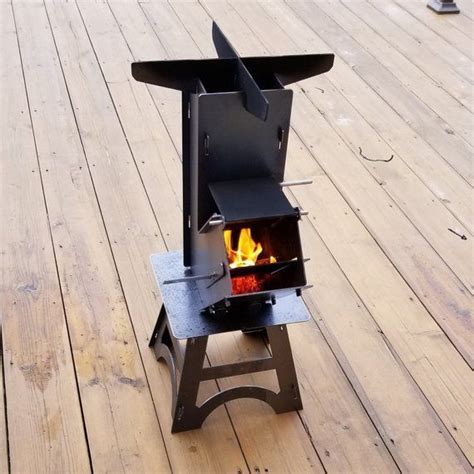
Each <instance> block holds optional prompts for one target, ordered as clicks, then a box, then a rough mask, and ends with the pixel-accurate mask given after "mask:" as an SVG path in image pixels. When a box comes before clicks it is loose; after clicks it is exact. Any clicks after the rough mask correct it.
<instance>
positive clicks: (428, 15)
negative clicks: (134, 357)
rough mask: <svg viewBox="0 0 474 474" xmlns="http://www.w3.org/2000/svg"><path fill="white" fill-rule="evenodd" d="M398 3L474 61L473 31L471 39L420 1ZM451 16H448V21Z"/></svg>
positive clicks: (404, 0)
mask: <svg viewBox="0 0 474 474" xmlns="http://www.w3.org/2000/svg"><path fill="white" fill-rule="evenodd" d="M396 3H397V4H398V5H400V6H401V7H402V8H403V9H404V10H406V11H407V12H408V13H410V15H412V16H413V17H414V18H416V19H417V20H418V21H420V22H421V23H423V24H424V25H426V26H427V27H428V28H429V29H430V30H431V31H434V32H435V33H436V34H437V35H439V36H441V38H444V39H445V40H446V41H447V42H448V43H449V44H451V45H453V46H454V47H455V48H456V49H457V50H459V51H461V52H462V53H463V54H464V55H466V56H467V57H468V58H470V59H471V60H472V59H474V52H473V48H472V31H470V34H471V37H469V36H468V35H467V34H465V33H463V32H462V31H460V30H459V29H458V28H456V27H455V26H453V25H452V24H451V23H450V22H449V21H446V20H445V19H443V15H437V14H436V13H434V12H433V11H431V10H429V9H428V8H426V5H424V4H423V3H421V2H419V1H415V2H413V1H411V2H410V1H406V0H403V1H398V2H396ZM450 16H451V15H448V19H449V17H450ZM459 16H460V15H456V17H459ZM444 17H445V16H444ZM471 28H472V24H471Z"/></svg>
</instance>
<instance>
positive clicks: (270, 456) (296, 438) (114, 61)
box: [80, 3, 322, 472]
mask: <svg viewBox="0 0 474 474" xmlns="http://www.w3.org/2000/svg"><path fill="white" fill-rule="evenodd" d="M80 9H81V12H82V14H83V17H84V20H85V24H86V27H87V30H88V32H89V34H90V36H91V39H92V42H93V45H94V49H95V52H96V54H97V56H98V59H99V63H100V64H101V65H105V66H104V68H103V70H102V71H103V73H104V75H105V77H106V80H108V82H109V83H111V82H115V81H119V82H122V81H126V80H128V78H129V77H130V62H131V60H132V58H131V57H130V52H129V50H128V49H127V46H126V43H125V41H124V39H123V38H121V37H120V30H119V29H118V27H117V25H116V23H115V22H114V18H113V17H112V15H111V14H110V12H109V14H107V13H106V9H105V8H103V9H102V11H101V13H100V15H98V14H97V11H98V10H97V8H95V7H92V6H91V5H90V4H87V3H81V4H80ZM135 11H136V12H137V13H140V14H141V15H143V14H142V12H141V11H140V9H139V7H137V8H135ZM159 11H160V17H159V18H160V20H161V19H165V18H166V14H167V12H169V7H168V6H166V5H160V9H159ZM175 31H176V29H175ZM100 33H102V34H100ZM104 38H107V40H105V41H104ZM109 42H110V43H109ZM130 87H131V88H132V89H136V91H139V90H141V91H143V92H146V88H145V87H144V86H143V85H142V84H139V83H135V82H133V80H132V82H131V84H130ZM110 91H111V95H112V98H113V99H114V101H115V100H116V101H117V102H116V104H121V103H123V101H124V100H126V99H125V95H124V94H125V93H126V94H129V93H130V92H129V91H125V90H123V89H122V90H119V89H115V88H111V89H110ZM135 97H136V98H137V102H138V104H137V105H138V106H137V107H136V111H134V110H133V109H132V110H131V109H129V108H128V107H127V108H124V107H118V106H117V110H118V113H119V116H120V118H121V119H122V124H123V125H124V126H125V125H126V126H127V128H125V131H126V133H127V137H130V138H131V139H132V140H131V142H130V143H136V141H135V140H134V137H135V136H136V134H137V132H136V131H135V129H136V128H138V127H139V126H140V125H139V124H141V123H142V122H143V119H139V120H132V114H135V113H136V114H140V109H141V103H140V101H139V100H138V97H139V96H138V92H135ZM178 98H179V96H177V97H176V96H175V103H176V104H178V103H179V102H177V101H176V99H178ZM144 100H145V101H149V100H150V99H149V96H147V97H145V98H144ZM114 103H115V102H114ZM127 116H128V117H127ZM134 117H135V118H136V115H134ZM170 145H171V143H170ZM168 148H169V151H167V150H165V151H162V152H161V154H162V156H163V159H165V157H167V156H168V155H169V154H170V153H174V154H175V155H176V151H175V150H173V148H172V146H168ZM132 151H133V153H134V156H135V159H136V160H137V161H138V162H140V161H142V160H144V159H146V160H147V161H150V160H152V159H153V158H152V157H151V156H150V155H151V154H152V153H153V150H152V149H143V148H139V149H135V148H134V147H133V146H132ZM146 182H147V183H148V184H150V186H153V187H156V184H154V183H153V182H151V181H149V180H148V178H146ZM178 183H179V182H175V183H174V184H175V185H177V187H178V189H179V184H178ZM162 192H163V190H162ZM155 196H156V195H155ZM163 198H164V199H165V201H166V202H168V203H170V204H171V202H172V201H171V200H170V199H167V198H166V197H164V196H163V195H162V197H161V199H163ZM152 204H153V201H152ZM170 210H171V209H168V212H170ZM173 210H174V211H175V212H176V211H179V209H176V208H175V209H173ZM173 215H175V216H176V219H175V225H176V228H177V229H179V228H181V219H180V215H179V212H176V213H175V214H173ZM165 242H166V243H167V245H168V246H175V245H176V244H177V243H176V242H173V241H171V240H170V239H169V237H168V236H165ZM224 346H225V345H224ZM239 347H240V346H239ZM233 349H235V348H234V347H227V346H225V347H222V344H219V339H217V338H213V341H212V343H211V347H210V349H209V351H208V355H209V359H210V362H211V364H212V365H215V364H220V363H221V362H222V354H223V353H224V352H227V353H228V354H229V355H230V354H231V353H232V352H234V351H233ZM240 352H242V353H245V349H244V348H243V347H240ZM234 354H235V352H234ZM260 376H261V377H262V379H264V378H265V376H264V375H262V374H260ZM250 380H252V378H251V377H250V376H248V377H247V383H248V382H249V381H250ZM256 380H259V377H257V378H256ZM223 383H224V382H222V383H221V381H219V387H222V384H223ZM252 403H253V406H254V407H255V411H253V410H252V411H251V412H250V414H249V411H248V402H245V401H235V402H233V403H232V404H230V405H229V406H228V411H229V413H230V416H231V419H232V424H233V426H234V428H235V431H236V433H237V436H238V438H239V443H240V445H241V446H242V449H243V452H244V454H245V458H246V460H247V463H248V464H249V466H260V467H261V468H262V470H263V469H264V468H263V467H262V466H265V468H266V469H269V470H276V469H278V468H279V469H283V470H290V469H291V468H293V469H295V470H296V471H298V472H299V471H310V470H316V471H320V470H322V466H321V464H320V461H319V459H318V457H317V454H316V452H315V451H314V448H313V446H312V444H311V442H310V439H309V437H308V435H307V433H306V431H305V429H304V427H303V425H302V424H301V422H300V420H299V418H298V416H297V414H296V413H291V414H289V415H285V416H284V417H282V418H280V417H275V416H274V415H273V413H272V412H271V410H269V408H268V407H265V406H264V407H262V404H261V403H258V404H257V403H256V402H252ZM252 403H251V404H252ZM269 411H270V412H271V413H272V416H267V414H268V413H269ZM252 414H253V415H255V416H252ZM258 414H260V416H257V415H258ZM213 416H215V415H212V417H213ZM212 417H211V418H212ZM275 446H278V449H276V450H275V448H274V447H275ZM214 449H216V448H215V446H214ZM275 451H276V452H275ZM289 453H292V456H290V455H289Z"/></svg>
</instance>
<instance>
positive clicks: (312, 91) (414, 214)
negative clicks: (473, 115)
mask: <svg viewBox="0 0 474 474" xmlns="http://www.w3.org/2000/svg"><path fill="white" fill-rule="evenodd" d="M271 9H272V11H275V5H274V4H272V7H271ZM279 39H281V41H279ZM283 43H286V44H289V43H290V39H289V38H288V37H287V36H286V35H283V36H282V35H280V36H279V35H275V34H274V35H273V36H272V37H271V38H268V41H267V42H266V44H267V46H268V48H269V49H270V52H272V53H273V54H277V53H278V50H279V48H281V47H282V45H283ZM294 46H295V47H294V49H293V50H292V52H293V53H297V52H301V51H302V48H299V47H296V46H297V45H294ZM330 76H331V75H329V76H328V77H330ZM313 83H314V84H315V85H316V84H317V87H312V86H311V82H307V83H305V86H304V90H305V93H306V95H307V96H308V97H309V98H310V99H311V101H312V102H313V103H315V104H321V101H323V102H324V104H325V109H324V110H325V118H326V119H327V120H328V121H329V122H330V124H331V126H332V127H333V129H334V130H335V131H336V132H337V133H338V135H339V136H340V137H341V138H342V139H343V140H344V141H345V142H346V143H347V145H348V146H349V147H350V148H351V149H353V150H357V151H358V150H359V147H360V148H361V149H363V150H364V153H365V154H368V155H369V156H372V157H376V158H377V159H388V158H389V157H390V156H392V155H394V153H395V152H394V150H393V149H392V147H390V144H389V143H384V142H383V141H382V140H381V137H380V136H377V134H376V132H375V131H374V130H373V129H372V127H370V125H369V124H368V123H367V122H366V121H365V120H364V118H363V117H362V116H360V115H359V113H358V112H357V110H356V109H355V108H353V107H352V106H351V105H350V104H349V103H348V101H347V100H346V99H345V98H344V97H343V96H342V94H340V93H339V91H338V90H337V89H336V88H335V87H334V86H333V85H332V84H331V82H330V80H328V79H326V78H325V77H321V78H318V80H317V81H314V82H313ZM306 84H309V87H308V86H307V85H306ZM321 89H323V90H324V97H321V92H320V90H321ZM384 157H385V158H384ZM358 158H359V161H360V162H361V163H362V164H363V165H364V166H365V167H366V169H367V170H368V171H369V172H370V173H371V174H372V176H373V177H374V178H375V179H376V181H377V183H378V184H379V185H381V186H382V187H383V189H385V190H386V191H387V193H388V194H389V196H391V197H392V198H393V200H394V201H395V202H396V203H397V205H398V206H399V207H400V209H401V210H402V211H403V213H404V214H405V215H406V216H407V217H408V218H409V219H410V220H411V222H413V224H414V225H415V226H416V227H417V229H418V230H419V231H420V232H421V233H422V234H423V235H424V236H425V238H426V239H427V240H428V241H429V242H430V244H431V245H432V246H433V247H434V249H435V250H436V251H437V252H438V253H439V254H440V255H441V257H442V258H443V259H444V261H445V262H446V263H447V264H448V265H449V267H450V268H451V269H452V270H453V271H454V272H455V273H456V274H457V275H458V277H459V278H460V279H461V281H463V283H464V284H465V285H466V286H467V287H468V288H470V287H471V286H472V283H473V282H472V277H473V275H472V264H471V261H470V255H471V246H470V243H467V242H464V241H461V245H459V243H460V242H459V241H458V240H459V237H457V236H455V235H454V234H452V233H450V232H449V231H448V228H458V229H459V231H460V233H461V234H465V235H469V231H468V230H467V229H466V228H464V226H463V225H462V223H461V222H459V221H458V220H457V219H455V218H453V216H452V214H451V213H450V212H449V211H448V210H447V209H446V208H445V207H444V205H443V204H442V203H441V202H440V201H438V200H436V199H435V196H434V195H433V194H432V193H431V192H430V191H429V190H428V189H427V188H426V187H425V185H424V184H423V183H422V182H421V181H420V180H419V179H418V178H417V177H416V176H415V175H414V173H413V172H412V171H411V170H410V169H409V168H408V166H407V165H406V164H405V163H404V162H402V161H400V159H398V157H397V159H394V160H393V161H391V162H390V164H387V163H377V164H374V163H372V162H369V161H367V160H365V159H363V158H362V156H360V153H358ZM461 229H462V230H461ZM453 237H454V238H453ZM462 243H466V244H467V245H462ZM453 244H454V245H456V244H458V245H457V247H455V248H456V251H453Z"/></svg>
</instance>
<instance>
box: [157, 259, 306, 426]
mask: <svg viewBox="0 0 474 474" xmlns="http://www.w3.org/2000/svg"><path fill="white" fill-rule="evenodd" d="M151 261H152V265H153V270H154V272H155V275H156V278H157V281H158V285H159V287H160V291H161V296H162V299H163V306H162V307H161V310H160V313H159V316H158V320H157V322H156V325H155V329H154V330H153V333H152V336H151V339H150V343H149V346H150V347H152V348H153V350H154V351H155V354H156V358H157V359H163V360H164V361H165V362H166V364H167V365H168V367H169V370H170V374H171V384H172V398H173V400H172V408H171V415H172V418H173V424H172V428H171V432H172V433H177V432H180V431H187V430H191V429H195V428H199V427H201V425H202V423H203V422H204V420H205V419H206V417H207V416H208V415H209V414H210V413H211V412H212V411H213V410H214V409H215V408H217V407H218V406H220V405H222V404H223V403H226V402H228V401H231V400H235V399H237V398H256V399H259V400H262V401H264V402H267V403H268V404H269V405H270V406H271V407H272V408H273V409H274V410H275V412H276V413H284V412H288V411H292V410H300V409H301V408H302V404H301V397H300V392H299V389H298V380H297V377H296V372H295V366H294V362H293V356H292V353H291V346H290V341H289V338H288V332H287V328H286V325H287V324H290V323H298V322H303V321H307V320H308V319H309V315H308V312H307V310H306V307H305V305H304V303H303V302H302V300H301V298H299V297H297V296H296V294H292V295H290V296H287V297H285V298H282V299H279V300H277V303H276V304H275V305H271V304H266V305H263V306H262V307H261V308H260V309H258V310H255V311H250V310H248V311H247V310H246V311H242V312H239V313H231V314H223V315H216V316H212V315H209V314H203V313H202V312H201V311H200V305H201V303H200V300H199V291H198V290H197V287H196V283H195V282H194V281H184V282H180V283H176V284H172V285H170V284H164V282H165V281H168V280H173V279H179V278H182V277H183V275H184V274H185V269H184V267H183V266H182V263H181V262H182V253H181V252H169V253H166V254H158V255H153V256H152V258H151ZM229 331H242V332H244V333H250V332H256V331H261V332H262V333H266V335H267V336H268V341H269V343H270V349H271V356H269V357H264V358H262V359H255V360H250V361H245V362H236V363H233V364H225V365H219V366H215V367H204V358H205V355H206V348H207V342H208V339H209V336H212V335H214V334H220V333H223V332H229ZM180 340H182V341H184V347H183V345H182V344H181V343H180ZM266 370H275V371H276V374H277V378H278V383H279V386H280V391H279V392H278V393H275V392H273V391H272V390H269V389H267V388H264V387H259V386H250V385H245V386H240V387H234V388H231V389H229V390H224V391H223V392H218V393H217V394H215V395H213V396H212V397H211V398H209V399H208V400H206V401H205V402H204V403H203V404H202V405H201V406H197V395H198V391H199V384H200V383H201V382H202V381H205V380H214V379H219V378H223V377H232V376H235V375H243V374H249V373H255V372H262V371H266ZM178 373H180V374H181V376H180V377H179V378H178Z"/></svg>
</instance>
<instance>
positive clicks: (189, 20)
mask: <svg viewBox="0 0 474 474" xmlns="http://www.w3.org/2000/svg"><path fill="white" fill-rule="evenodd" d="M207 5H208V4H207V3H206V6H207ZM221 6H222V4H221V3H218V4H213V7H212V13H215V8H217V9H219V8H221ZM173 7H174V8H175V9H176V10H177V11H178V13H180V12H181V15H180V18H181V20H182V21H183V22H184V23H185V27H186V29H187V30H188V31H189V32H191V34H192V37H193V39H194V40H195V41H197V43H198V45H199V47H200V48H201V51H203V52H204V51H205V52H206V54H210V53H211V50H212V45H211V43H210V36H209V35H206V32H209V31H210V29H209V28H210V24H209V23H210V20H209V19H208V23H207V24H204V23H205V22H204V20H203V19H202V18H201V17H200V15H199V11H198V10H196V8H193V6H192V5H189V4H186V5H185V6H182V4H180V3H175V2H174V3H173ZM217 21H218V22H219V24H220V25H221V26H222V27H223V28H224V30H225V31H226V33H227V34H228V30H229V29H230V30H232V26H234V27H235V31H237V32H240V33H241V35H242V36H241V38H242V41H243V42H245V41H249V42H250V39H251V37H252V35H251V34H249V32H248V31H246V29H245V28H243V27H242V24H240V23H239V22H238V18H236V17H235V16H233V15H231V14H229V13H228V11H225V12H224V13H223V14H222V15H217ZM203 24H204V26H203ZM198 38H199V39H198ZM233 38H235V36H232V39H233ZM201 40H202V41H203V43H202V44H201ZM239 40H240V38H239ZM240 44H241V42H240V41H239V42H238V43H237V46H238V47H239V50H240ZM189 47H190V46H189ZM189 47H184V46H183V49H184V48H185V49H188V48H189ZM251 51H253V53H254V54H258V53H266V52H265V51H257V52H256V51H255V49H253V50H252V49H250V50H249V51H246V52H247V53H248V54H251ZM293 139H294V137H292V140H293ZM175 140H178V137H175ZM292 143H294V142H292ZM292 149H295V150H300V146H299V145H298V144H296V145H294V146H293V148H292ZM292 158H295V157H291V158H290V160H289V163H290V166H291V164H292V163H294V161H292ZM313 163H314V162H313ZM298 169H299V171H300V172H301V173H308V172H309V175H310V176H312V175H314V174H318V173H319V170H318V167H317V166H312V167H311V166H310V167H308V164H307V163H304V166H302V167H301V169H300V168H298ZM301 176H302V174H300V177H301ZM303 176H307V175H306V174H304V175H303ZM302 192H304V191H302ZM311 243H312V245H311V247H308V246H306V247H305V248H313V247H314V246H318V244H317V243H315V242H314V239H313V238H311ZM316 262H317V265H318V268H319V267H320V266H321V263H320V259H318V260H316ZM325 263H326V262H325ZM324 268H325V269H326V265H324ZM319 274H321V275H322V276H321V278H322V279H323V280H325V277H324V275H325V274H326V271H325V272H320V271H319ZM313 275H314V274H313ZM327 284H328V282H326V280H325V285H327ZM337 288H338V289H339V288H340V286H339V285H338V286H337ZM328 301H329V300H328ZM334 301H335V300H334V299H332V301H331V306H332V312H334V310H335V308H334ZM318 306H319V305H318ZM356 306H357V307H360V306H361V305H360V304H359V305H356ZM329 314H330V313H329ZM332 319H336V320H338V318H332V317H331V320H332ZM341 319H342V318H341ZM318 320H319V318H318ZM369 320H371V319H370V318H369ZM362 324H363V325H364V324H365V323H362ZM291 329H292V337H293V341H294V342H295V344H294V353H295V355H296V357H297V364H298V367H299V372H300V374H302V375H300V378H301V379H305V377H308V380H309V381H308V383H306V380H305V382H302V386H303V387H309V388H308V389H311V390H312V391H313V390H315V391H316V392H317V390H318V389H317V387H318V383H317V382H316V381H315V379H314V378H313V376H312V373H313V372H314V373H319V370H314V371H311V372H310V373H308V372H307V371H305V369H304V368H305V367H308V366H309V365H311V364H310V360H311V361H313V364H314V361H315V360H317V359H318V357H316V355H315V354H314V349H313V348H314V347H317V345H316V342H317V341H314V342H312V343H311V344H309V343H308V340H310V339H311V336H310V334H311V335H313V334H314V333H313V332H312V331H308V330H307V329H306V328H304V327H298V326H296V327H294V328H291ZM313 329H314V327H313ZM348 329H349V328H348ZM350 330H353V327H352V326H351V329H350ZM374 332H376V331H375V330H374ZM377 334H380V333H378V332H377ZM303 335H307V336H306V337H303ZM352 337H353V333H352ZM305 342H306V343H305ZM382 346H383V347H384V350H385V351H386V349H387V348H386V346H385V345H384V343H383V342H382ZM354 349H355V348H354ZM382 352H383V351H382ZM353 353H354V352H353ZM355 353H359V354H363V352H362V353H361V352H360V350H356V352H355ZM385 355H386V358H387V359H388V360H391V361H393V357H392V355H391V354H389V353H388V352H386V353H385ZM299 357H302V358H303V360H304V363H301V365H300V364H299V363H298V358H299ZM382 357H383V356H382ZM360 362H362V361H359V363H360ZM395 366H396V364H395ZM359 369H362V365H359ZM392 371H394V372H396V369H395V368H394V367H392ZM323 372H324V373H325V372H326V371H325V370H324V369H323ZM380 373H382V372H380ZM394 376H395V378H396V375H394ZM324 379H325V377H318V380H319V383H320V384H321V383H323V382H322V380H324ZM407 380H408V379H407ZM352 381H353V380H352ZM405 383H406V381H405ZM313 384H314V385H313ZM357 385H358V384H357ZM399 385H400V384H399ZM402 385H403V384H402ZM380 387H382V385H380ZM303 390H305V388H303ZM322 390H323V391H324V388H322ZM333 398H335V397H333ZM364 400H365V401H367V396H365V397H364ZM381 400H383V396H382V397H381ZM420 401H421V399H418V402H415V401H412V402H410V406H417V405H418V404H419V403H420ZM412 404H413V405H412ZM369 405H370V404H369ZM305 406H306V407H308V404H306V405H305ZM366 407H367V406H366ZM391 407H392V405H391ZM329 410H330V409H329ZM370 411H371V413H373V410H370ZM307 412H308V408H306V409H305V411H304V414H303V416H305V414H306V413H307ZM317 412H318V413H319V412H321V409H318V410H317ZM385 415H386V411H385V413H384V418H385V422H386V423H388V424H390V419H387V418H388V417H386V416H385ZM313 416H317V415H315V414H314V412H313V411H310V413H309V414H308V418H309V420H308V419H307V420H306V423H307V425H308V427H309V429H311V427H312V426H314V424H313V423H314V422H315V421H316V420H314V418H313V419H311V418H312V417H313ZM399 416H400V411H399V410H397V411H396V413H395V412H394V413H393V417H392V428H391V429H395V430H396V429H397V428H396V425H397V423H398V421H399ZM430 416H432V415H428V418H430ZM435 418H436V417H435ZM313 420H314V421H313ZM411 422H412V423H413V418H412V419H411ZM409 423H410V421H409ZM419 423H420V419H417V421H416V424H418V426H419ZM430 423H432V421H431V420H429V421H428V425H429V424H430ZM319 424H321V423H319ZM379 426H380V425H379V424H377V427H379ZM433 426H436V425H432V427H433ZM413 428H415V427H414V426H413ZM379 431H380V430H379ZM413 431H416V429H414V430H413ZM427 432H431V429H427ZM432 432H433V433H436V435H435V437H437V436H439V434H438V431H437V430H436V431H434V430H433V431H432ZM421 436H422V437H424V436H425V431H424V430H423V434H421ZM402 437H403V436H402ZM315 438H316V443H318V441H319V442H321V444H323V445H324V441H320V440H319V439H318V436H317V434H316V433H314V434H313V439H315ZM363 439H367V436H365V437H363ZM387 442H388V443H389V444H390V446H389V448H391V447H392V446H393V445H392V443H391V441H390V440H389V439H388V438H387ZM443 443H444V442H442V443H441V444H443ZM317 446H318V444H317ZM426 448H427V447H425V448H423V449H422V450H421V452H428V450H427V449H426ZM429 449H431V448H429ZM328 452H329V451H328ZM328 452H326V451H325V456H328ZM331 452H332V451H331ZM443 452H445V453H446V456H447V457H446V459H447V465H449V464H450V463H451V462H453V464H452V465H451V467H453V466H458V465H459V461H457V460H455V459H454V458H453V457H452V456H453V455H452V453H451V452H450V448H449V447H448V446H447V445H445V446H444V447H443ZM351 454H353V453H351ZM392 455H394V454H393V452H392ZM330 456H332V454H330ZM346 456H347V454H346ZM394 457H395V459H396V460H397V462H398V460H399V459H400V460H401V463H402V465H405V464H407V463H408V464H410V463H411V464H412V465H415V464H416V463H417V462H421V461H422V459H424V457H422V456H420V450H419V449H417V450H415V451H413V452H412V453H407V456H403V454H402V455H399V454H398V453H397V455H394ZM442 459H443V458H442ZM327 462H329V461H328V459H326V457H324V456H323V463H324V464H325V465H326V463H327ZM430 462H433V463H434V464H433V466H435V465H436V462H437V461H435V460H432V461H430ZM443 462H444V461H443ZM420 466H421V464H420ZM327 467H328V469H329V468H330V466H327Z"/></svg>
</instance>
